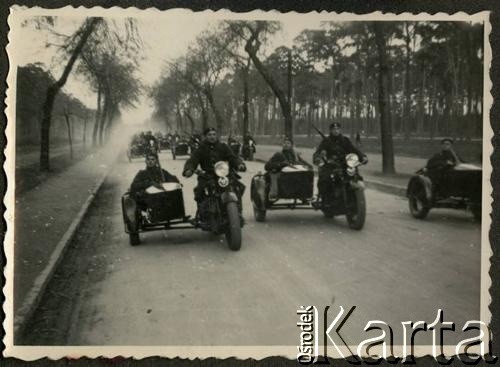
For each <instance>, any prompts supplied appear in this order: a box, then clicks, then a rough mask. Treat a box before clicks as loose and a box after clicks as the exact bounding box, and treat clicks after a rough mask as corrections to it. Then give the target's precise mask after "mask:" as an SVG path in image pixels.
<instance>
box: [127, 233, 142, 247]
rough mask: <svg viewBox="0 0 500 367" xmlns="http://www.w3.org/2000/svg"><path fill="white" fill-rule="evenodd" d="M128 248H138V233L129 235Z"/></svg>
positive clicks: (139, 240) (139, 241)
mask: <svg viewBox="0 0 500 367" xmlns="http://www.w3.org/2000/svg"><path fill="white" fill-rule="evenodd" d="M128 236H129V240H130V246H138V245H139V244H140V243H141V239H140V237H139V233H129V234H128Z"/></svg>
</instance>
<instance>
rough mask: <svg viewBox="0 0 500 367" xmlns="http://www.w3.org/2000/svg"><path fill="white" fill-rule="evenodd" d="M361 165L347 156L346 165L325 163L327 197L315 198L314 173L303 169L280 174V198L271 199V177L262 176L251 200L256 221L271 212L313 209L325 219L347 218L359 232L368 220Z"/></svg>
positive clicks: (254, 182)
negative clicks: (338, 216)
mask: <svg viewBox="0 0 500 367" xmlns="http://www.w3.org/2000/svg"><path fill="white" fill-rule="evenodd" d="M361 164H362V163H361V162H360V161H359V158H358V156H357V155H356V154H347V155H346V156H345V160H344V161H343V162H338V161H334V160H330V161H326V160H325V161H322V162H321V163H320V165H319V166H320V167H321V168H323V169H328V172H330V174H329V180H330V183H331V187H330V190H329V191H328V195H327V196H326V197H321V196H319V195H318V196H317V197H316V198H314V197H313V190H314V172H313V171H312V170H308V169H307V168H306V167H303V166H300V165H299V166H289V167H285V168H283V169H282V170H281V172H280V173H279V174H278V175H279V176H278V196H277V197H276V198H271V197H269V191H270V174H262V173H259V174H257V175H256V176H254V177H253V178H252V183H251V192H250V195H251V200H252V205H253V210H254V216H255V220H256V221H258V222H263V221H265V220H266V213H267V211H268V210H280V209H314V210H321V211H322V212H323V214H324V216H325V217H327V218H332V217H334V216H337V215H345V216H346V218H347V222H348V224H349V227H350V228H352V229H356V230H360V229H362V228H363V226H364V223H365V218H366V200H365V193H364V189H365V186H364V182H363V178H362V177H361V175H360V174H359V171H358V167H359V166H360V165H361Z"/></svg>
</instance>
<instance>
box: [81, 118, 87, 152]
mask: <svg viewBox="0 0 500 367" xmlns="http://www.w3.org/2000/svg"><path fill="white" fill-rule="evenodd" d="M87 119H88V117H87V115H85V119H84V120H83V135H82V144H83V149H85V147H86V144H87Z"/></svg>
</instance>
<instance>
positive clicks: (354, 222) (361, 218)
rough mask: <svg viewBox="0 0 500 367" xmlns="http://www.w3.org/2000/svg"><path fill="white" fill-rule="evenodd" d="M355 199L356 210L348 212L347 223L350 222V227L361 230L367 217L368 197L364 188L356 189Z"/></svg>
mask: <svg viewBox="0 0 500 367" xmlns="http://www.w3.org/2000/svg"><path fill="white" fill-rule="evenodd" d="M351 195H353V196H354V197H353V198H352V199H353V200H355V201H356V205H355V208H356V212H355V213H348V214H346V218H347V223H349V228H351V229H355V230H358V231H359V230H360V229H362V228H363V226H364V225H365V219H366V199H365V191H364V190H355V191H354V193H353V194H351Z"/></svg>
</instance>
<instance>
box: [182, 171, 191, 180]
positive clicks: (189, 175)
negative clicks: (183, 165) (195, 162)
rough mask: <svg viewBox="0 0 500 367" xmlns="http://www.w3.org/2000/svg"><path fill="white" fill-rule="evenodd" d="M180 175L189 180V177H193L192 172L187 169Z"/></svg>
mask: <svg viewBox="0 0 500 367" xmlns="http://www.w3.org/2000/svg"><path fill="white" fill-rule="evenodd" d="M182 175H183V176H184V177H187V178H189V177H191V176H192V175H193V171H191V170H189V169H187V170H185V171H184V172H182Z"/></svg>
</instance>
